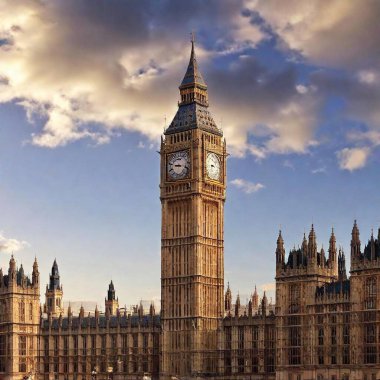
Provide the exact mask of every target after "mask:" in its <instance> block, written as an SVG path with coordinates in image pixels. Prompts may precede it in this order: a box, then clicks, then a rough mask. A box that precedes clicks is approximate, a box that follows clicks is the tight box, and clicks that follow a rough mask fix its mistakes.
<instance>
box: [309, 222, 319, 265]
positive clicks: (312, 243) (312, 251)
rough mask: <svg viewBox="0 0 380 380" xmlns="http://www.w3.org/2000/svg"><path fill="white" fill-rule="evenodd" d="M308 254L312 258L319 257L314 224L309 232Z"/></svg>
mask: <svg viewBox="0 0 380 380" xmlns="http://www.w3.org/2000/svg"><path fill="white" fill-rule="evenodd" d="M308 254H309V257H310V258H316V257H317V236H316V235H315V231H314V224H312V225H311V230H310V233H309V243H308Z"/></svg>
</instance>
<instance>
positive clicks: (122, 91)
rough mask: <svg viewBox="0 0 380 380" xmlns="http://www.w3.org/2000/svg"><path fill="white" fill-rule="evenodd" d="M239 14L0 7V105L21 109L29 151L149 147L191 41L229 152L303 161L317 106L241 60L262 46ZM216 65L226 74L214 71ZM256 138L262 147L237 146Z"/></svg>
mask: <svg viewBox="0 0 380 380" xmlns="http://www.w3.org/2000/svg"><path fill="white" fill-rule="evenodd" d="M245 6H246V4H245V1H243V0H240V1H236V2H220V1H216V0H214V1H209V2H207V3H204V2H202V1H193V2H191V3H187V2H175V1H172V2H170V1H169V2H161V3H157V2H155V1H152V0H142V1H139V2H132V3H130V2H129V3H125V2H116V1H111V2H109V3H107V7H106V8H105V9H104V7H103V6H98V7H94V6H93V2H92V1H90V0H84V1H82V2H81V3H80V5H79V4H78V2H76V1H74V0H68V1H65V2H60V1H56V0H55V1H51V2H43V1H37V0H36V1H33V2H23V3H17V4H15V2H13V1H11V0H4V1H3V2H2V3H1V5H0V20H1V21H0V30H1V32H0V40H2V41H5V42H4V43H3V44H2V45H1V46H0V78H1V80H0V103H1V102H2V103H5V102H11V101H13V102H16V103H17V104H19V105H21V106H22V107H23V108H24V109H25V111H26V113H27V116H28V119H29V120H30V121H31V122H32V123H33V128H34V130H33V133H32V135H31V143H32V144H34V145H37V146H41V147H47V148H55V147H59V146H64V145H66V144H69V143H71V142H74V141H78V140H81V139H89V140H92V141H94V142H95V144H104V143H107V142H109V141H110V140H111V138H112V137H113V136H114V135H116V134H117V131H120V130H128V131H135V132H139V133H141V134H143V135H144V136H146V137H148V139H150V140H152V141H156V140H157V139H158V137H159V135H160V134H161V133H162V128H163V119H164V114H165V113H166V114H167V115H174V114H175V111H176V100H177V99H178V93H177V86H178V83H179V82H180V80H181V78H182V76H183V74H184V71H185V68H186V65H187V62H188V56H189V44H188V43H186V38H187V37H188V36H187V35H186V34H185V35H183V34H184V31H188V30H192V29H195V30H197V32H198V36H199V40H200V42H199V43H197V54H198V58H199V62H200V66H201V70H202V71H203V73H204V74H206V75H205V78H206V81H207V82H208V84H209V88H210V102H211V104H212V105H213V107H214V110H215V112H213V113H214V115H215V118H216V119H219V118H222V119H223V121H224V123H223V129H224V130H225V135H226V137H227V140H228V144H229V147H230V152H231V153H232V154H235V155H237V156H244V155H246V154H252V155H254V156H255V157H257V158H258V159H263V158H265V157H267V156H268V155H270V154H275V153H276V154H286V153H289V152H296V153H306V152H307V151H308V149H309V148H310V147H311V146H313V145H314V144H315V141H314V130H315V128H316V118H315V114H316V110H317V109H318V106H319V101H318V100H317V97H312V96H310V94H309V92H310V91H307V93H304V91H303V90H301V92H300V88H301V87H298V90H297V87H296V84H297V78H296V73H295V71H294V69H292V68H290V67H286V68H284V69H282V70H279V71H271V70H269V69H268V68H267V67H265V66H264V65H260V64H259V63H258V61H257V60H255V59H254V58H253V57H252V56H250V55H249V54H252V51H250V49H251V50H252V49H253V48H255V47H256V46H257V45H258V44H259V43H260V42H262V41H265V40H267V39H268V38H270V36H269V34H268V33H267V31H266V30H265V28H264V27H263V23H260V22H252V20H251V17H250V14H249V13H247V12H245V11H244V9H245ZM209 25H212V26H213V27H212V28H210V27H209ZM206 35H207V38H206V37H205V36H206ZM197 38H198V37H197ZM246 53H247V54H246ZM239 54H240V55H239ZM226 55H229V56H230V64H229V65H226V64H225V63H224V64H223V65H220V64H218V60H221V61H223V59H224V58H223V57H224V56H226ZM302 88H303V87H302ZM304 88H305V89H306V87H305V86H304ZM226 94H228V95H226ZM260 128H264V129H265V130H266V135H265V136H264V137H263V140H262V141H260V142H259V143H252V142H250V141H248V137H247V136H248V135H253V136H255V134H256V133H258V130H259V129H260Z"/></svg>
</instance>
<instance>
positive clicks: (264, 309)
mask: <svg viewBox="0 0 380 380" xmlns="http://www.w3.org/2000/svg"><path fill="white" fill-rule="evenodd" d="M267 310H268V298H267V295H266V292H265V290H264V296H263V299H262V300H261V314H262V315H263V316H266V315H267Z"/></svg>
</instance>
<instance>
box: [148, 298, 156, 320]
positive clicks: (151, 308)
mask: <svg viewBox="0 0 380 380" xmlns="http://www.w3.org/2000/svg"><path fill="white" fill-rule="evenodd" d="M149 315H150V316H151V317H153V316H154V315H156V309H155V307H154V303H153V301H152V302H151V303H150V307H149Z"/></svg>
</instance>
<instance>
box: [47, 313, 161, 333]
mask: <svg viewBox="0 0 380 380" xmlns="http://www.w3.org/2000/svg"><path fill="white" fill-rule="evenodd" d="M119 318H120V319H119ZM152 318H153V326H154V327H160V324H161V320H160V316H159V315H155V316H153V317H151V316H150V315H144V316H142V317H139V316H138V315H133V316H128V317H125V316H121V317H118V316H111V317H109V327H110V328H116V327H117V326H118V325H119V323H120V327H124V328H126V327H128V326H129V324H131V327H138V326H139V325H140V327H149V326H150V325H151V322H152ZM61 323H62V329H63V330H67V329H68V328H69V318H68V317H64V318H62V321H61ZM79 324H80V326H81V328H82V329H86V328H88V327H89V326H90V327H91V328H95V327H96V318H95V317H94V316H91V317H90V318H88V317H84V318H79V317H72V318H71V328H72V330H77V329H79ZM41 326H42V329H43V330H48V329H49V320H48V319H43V320H42V323H41ZM98 327H99V328H100V329H102V328H106V327H107V317H106V316H105V315H100V316H99V318H98ZM51 328H52V329H53V330H58V329H59V318H54V319H52V322H51Z"/></svg>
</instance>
